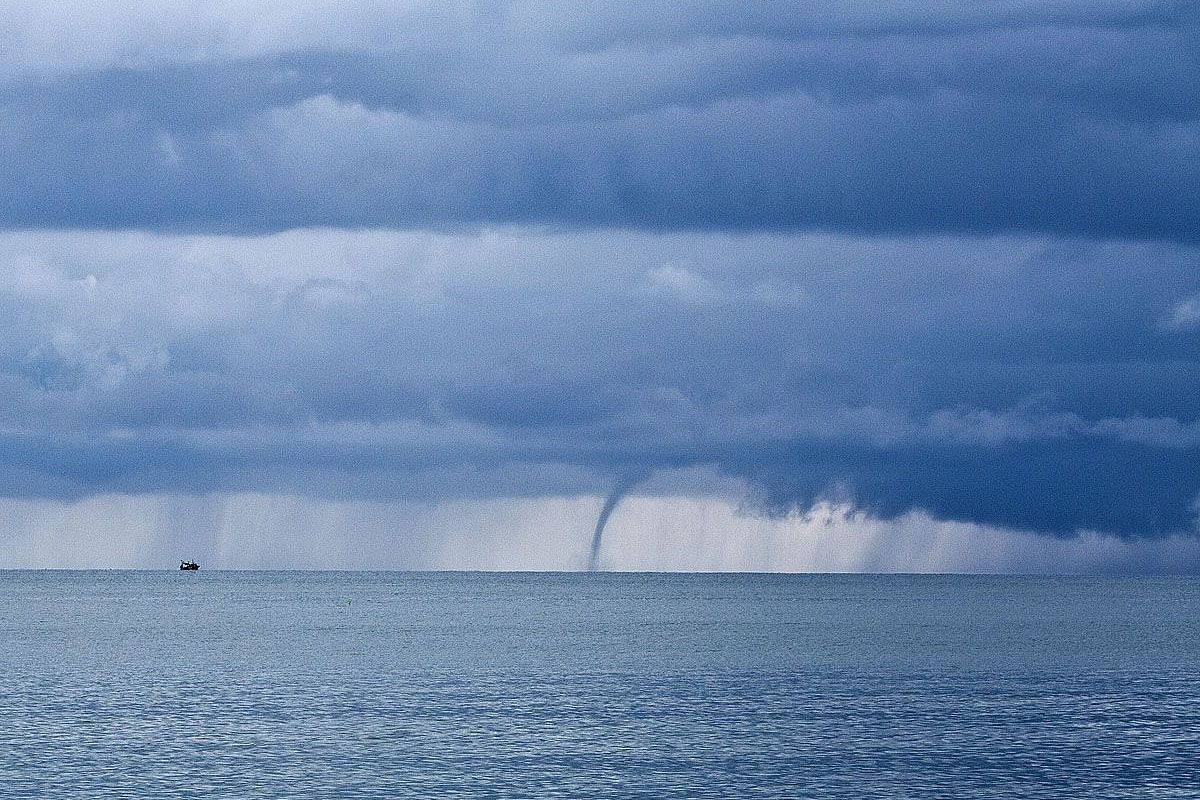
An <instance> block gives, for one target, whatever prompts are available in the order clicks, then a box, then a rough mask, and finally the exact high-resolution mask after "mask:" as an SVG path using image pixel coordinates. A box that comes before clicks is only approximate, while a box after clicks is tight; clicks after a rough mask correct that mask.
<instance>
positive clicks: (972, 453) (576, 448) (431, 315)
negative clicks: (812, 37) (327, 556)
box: [0, 230, 1200, 536]
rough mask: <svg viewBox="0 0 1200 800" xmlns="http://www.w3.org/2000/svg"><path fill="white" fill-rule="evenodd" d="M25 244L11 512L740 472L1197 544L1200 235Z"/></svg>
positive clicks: (480, 491)
mask: <svg viewBox="0 0 1200 800" xmlns="http://www.w3.org/2000/svg"><path fill="white" fill-rule="evenodd" d="M3 245H4V246H3V248H2V249H3V252H4V253H6V254H7V255H6V258H7V263H6V264H5V270H4V274H6V275H7V276H8V278H7V282H6V284H5V285H4V286H0V307H3V309H4V316H3V319H4V320H5V325H6V329H5V331H4V334H5V335H4V339H3V341H4V342H5V351H4V353H3V359H4V360H3V371H2V372H0V396H2V397H3V402H2V403H0V408H3V411H2V412H0V414H2V416H0V424H2V425H3V431H4V432H3V435H2V436H0V454H2V456H3V458H2V459H0V463H3V464H5V465H7V467H8V468H7V473H8V474H7V475H6V481H5V483H4V485H5V486H6V487H8V493H10V494H14V495H21V494H31V495H42V496H57V497H72V496H78V495H81V494H87V493H91V492H98V491H123V492H136V491H146V490H152V491H166V492H180V491H184V492H187V491H242V490H254V491H285V492H302V493H311V494H317V495H325V496H330V497H342V496H357V497H363V498H372V499H374V498H395V497H409V498H436V497H443V498H444V497H462V496H521V495H526V496H536V495H540V494H556V495H564V494H579V493H605V492H606V491H607V490H608V488H609V487H610V486H611V485H612V484H613V483H614V482H617V481H620V480H621V479H622V478H623V477H625V476H627V475H628V474H631V473H635V472H636V473H642V474H645V473H650V472H655V471H669V470H676V469H681V468H691V467H697V466H711V467H714V468H716V469H717V470H718V471H719V472H721V473H723V474H725V475H727V476H730V477H735V478H738V479H740V480H743V481H746V482H748V483H749V485H750V486H751V487H752V489H753V492H754V495H755V498H756V500H755V502H756V503H758V504H759V505H760V506H761V507H763V508H765V509H767V510H773V511H778V512H781V513H783V512H787V511H789V510H792V509H796V508H805V507H807V506H808V505H809V504H811V503H813V502H815V501H818V500H821V499H834V500H846V501H851V502H854V503H856V504H857V505H858V507H860V508H862V509H864V510H867V511H870V512H873V513H876V514H879V515H883V516H885V517H887V516H893V515H897V514H903V513H906V512H908V511H911V510H913V509H923V510H925V511H927V512H929V513H931V514H933V515H935V516H938V517H941V518H948V519H957V520H965V521H973V522H980V523H987V524H993V525H1002V526H1009V527H1014V528H1020V529H1031V530H1038V531H1043V532H1051V533H1057V534H1069V533H1073V532H1075V531H1078V530H1080V529H1094V530H1099V531H1103V532H1107V533H1114V534H1119V535H1125V536H1142V535H1163V534H1170V533H1178V532H1181V531H1185V530H1189V529H1191V527H1192V525H1193V524H1194V522H1193V520H1194V515H1195V508H1194V502H1195V498H1196V494H1197V490H1198V487H1200V461H1198V460H1197V458H1196V455H1197V450H1200V424H1198V422H1197V419H1196V415H1195V411H1194V410H1195V409H1196V408H1197V405H1198V402H1200V394H1198V392H1200V388H1198V387H1200V384H1198V382H1197V372H1198V369H1200V368H1198V366H1197V364H1196V363H1195V359H1194V354H1195V352H1196V347H1197V344H1200V341H1198V336H1200V330H1197V329H1196V328H1195V327H1188V326H1182V327H1181V326H1180V325H1178V324H1176V323H1177V319H1176V318H1177V317H1178V314H1179V312H1178V309H1179V307H1180V303H1181V302H1182V303H1187V302H1189V300H1188V299H1187V298H1190V297H1192V296H1193V295H1194V292H1195V290H1196V277H1195V276H1196V275H1197V274H1198V273H1197V267H1198V266H1200V251H1198V250H1197V249H1196V248H1193V247H1185V246H1177V245H1163V244H1118V243H1111V244H1094V243H1085V242H1071V243H1063V242H1061V241H1057V240H1045V239H1037V238H1011V237H1008V238H989V239H975V238H940V237H939V238H919V239H911V238H905V239H887V240H885V239H878V238H871V239H856V238H845V237H836V236H818V235H763V234H756V235H751V236H728V235H724V234H641V233H618V232H612V231H606V232H596V233H582V232H579V233H557V234H552V233H530V232H526V231H514V230H509V231H492V232H487V233H481V234H469V233H460V234H433V233H401V232H348V231H347V232H341V231H334V230H320V231H293V232H289V233H285V234H278V235H273V236H267V237H258V238H243V237H207V236H199V237H197V236H184V237H180V236H161V235H149V234H136V233H129V234H106V233H62V234H56V233H38V234H11V235H8V236H7V237H5V238H4V240H3ZM914 276H919V277H914ZM670 488H671V487H669V486H668V487H660V490H661V491H666V490H669V489H670Z"/></svg>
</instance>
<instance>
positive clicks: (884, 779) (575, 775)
mask: <svg viewBox="0 0 1200 800" xmlns="http://www.w3.org/2000/svg"><path fill="white" fill-rule="evenodd" d="M0 641H2V644H0V796H2V797H4V798H19V797H38V798H60V797H79V798H110V797H111V798H117V797H121V798H129V797H147V798H164V797H168V798H169V797H197V798H199V797H203V798H360V797H361V798H367V797H370V798H394V797H429V798H442V797H446V798H458V797H479V798H484V797H488V798H492V797H512V798H528V797H578V798H607V797H621V798H626V797H646V798H671V797H679V798H704V797H722V798H743V797H745V798H753V797H778V798H807V797H812V798H856V800H857V799H859V798H1010V797H1011V798H1143V797H1144V798H1151V797H1153V798H1176V797H1178V798H1197V797H1200V756H1198V754H1200V678H1198V677H1197V666H1198V665H1197V658H1198V656H1200V581H1197V580H1195V579H1187V578H1156V579H1090V578H1089V579H1082V578H1009V577H937V576H928V577H916V576H765V575H627V574H625V575H622V574H575V575H557V574H554V575H549V574H436V573H415V574H408V573H286V572H257V573H254V572H212V571H206V570H201V571H200V572H197V573H186V572H178V571H164V572H0Z"/></svg>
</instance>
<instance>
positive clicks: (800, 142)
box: [0, 3, 1200, 240]
mask: <svg viewBox="0 0 1200 800" xmlns="http://www.w3.org/2000/svg"><path fill="white" fill-rule="evenodd" d="M446 18H447V20H453V21H446V20H438V19H433V18H419V19H416V20H409V21H407V24H408V25H409V26H411V28H412V29H411V30H410V31H409V32H408V33H407V35H403V36H401V35H399V34H396V35H395V36H393V37H392V39H391V40H389V39H388V36H387V35H388V33H389V31H387V30H386V29H384V30H383V32H382V33H381V37H382V38H383V39H384V41H385V43H386V46H384V47H381V48H374V49H358V50H350V51H347V50H321V49H317V48H314V47H313V46H312V45H311V44H307V45H306V46H305V48H304V49H301V50H289V49H288V48H287V39H286V38H284V39H282V40H281V41H280V42H278V43H277V44H278V47H276V48H275V49H273V50H269V51H266V52H263V53H261V54H257V55H252V56H247V57H241V58H234V57H232V56H230V57H216V58H209V59H203V60H200V61H189V62H187V63H160V62H153V61H152V62H150V63H139V64H138V65H137V66H121V65H120V64H119V63H118V64H114V65H107V66H106V65H104V64H100V65H93V66H91V67H89V68H80V69H77V70H68V71H67V72H65V73H62V72H53V73H51V74H43V73H40V72H37V71H33V72H29V71H26V72H21V71H13V70H10V74H9V77H8V79H7V80H6V81H5V82H4V85H3V86H2V87H0V108H2V110H3V114H2V120H3V122H2V123H0V147H3V150H4V152H5V155H6V157H5V159H4V163H3V166H2V167H0V170H2V172H0V175H2V180H0V225H8V226H12V227H27V226H34V227H38V226H54V227H57V226H73V227H102V228H153V229H159V230H174V231H179V230H220V231H265V230H280V229H286V228H290V227H294V226H312V225H317V226H320V225H335V226H349V227H358V226H385V227H386V226H400V227H408V226H428V225H433V226H459V225H490V224H497V223H502V224H509V223H515V224H526V223H536V224H552V225H570V226H592V225H604V226H613V225H615V226H632V227H637V228H648V229H678V228H687V229H711V228H721V229H805V228H812V227H818V228H825V229H836V230H844V231H858V232H923V231H947V232H970V233H989V232H993V231H997V230H1003V231H1028V232H1049V233H1057V234H1067V235H1083V236H1100V237H1106V236H1133V237H1161V238H1171V239H1181V240H1183V239H1186V240H1194V239H1195V238H1196V237H1197V233H1198V232H1200V228H1197V225H1198V223H1197V220H1198V219H1200V213H1197V212H1200V166H1198V165H1200V119H1198V117H1197V112H1198V109H1200V103H1198V102H1197V99H1198V93H1200V89H1198V88H1197V87H1200V55H1198V53H1200V47H1198V46H1197V44H1198V43H1200V37H1198V36H1197V32H1198V31H1200V27H1198V25H1200V22H1198V20H1200V17H1198V15H1197V13H1196V11H1195V6H1194V5H1192V4H1187V3H1178V4H1174V3H1144V4H1138V3H1120V4H1105V3H1063V4H1049V5H1047V6H1045V7H1044V8H1037V7H1034V6H1032V5H1026V4H991V5H989V7H988V9H985V10H974V11H964V10H955V9H952V8H949V7H947V6H945V5H944V4H940V3H938V4H932V3H931V4H921V3H911V4H910V3H905V4H896V6H895V7H894V8H892V9H891V10H884V11H875V12H870V11H863V10H859V9H854V8H852V7H847V8H841V9H839V8H823V9H822V10H821V11H820V12H819V13H818V12H816V11H814V10H813V9H810V8H808V7H802V8H799V9H794V10H789V9H787V8H778V7H774V6H758V5H754V4H750V5H746V4H739V3H728V4H725V3H720V4H705V5H701V6H697V7H695V8H693V9H691V10H690V11H689V10H687V9H680V8H671V9H670V13H666V11H659V10H655V7H653V6H650V7H648V8H647V9H643V10H637V11H635V10H629V9H625V10H622V11H621V12H620V13H616V12H614V13H612V14H591V15H587V14H585V15H582V16H580V17H579V18H574V17H573V16H571V15H563V14H554V13H552V12H550V11H549V10H547V9H538V8H535V7H530V6H528V5H525V4H511V5H509V4H500V5H497V6H496V7H494V8H490V9H487V8H485V7H482V6H476V7H474V9H473V10H461V9H460V10H459V11H458V12H455V13H454V14H452V13H451V11H450V10H449V9H448V10H447V12H446ZM393 24H395V25H397V26H399V25H400V24H401V22H400V21H395V22H394V23H393ZM397 37H398V38H397ZM33 66H36V64H34V65H33Z"/></svg>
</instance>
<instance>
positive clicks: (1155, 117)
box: [0, 0, 1200, 574]
mask: <svg viewBox="0 0 1200 800" xmlns="http://www.w3.org/2000/svg"><path fill="white" fill-rule="evenodd" d="M0 38H2V39H3V41H5V42H6V47H5V48H4V50H3V52H0V150H2V152H3V153H4V158H3V159H2V160H0V567H28V566H32V567H44V566H49V567H93V566H100V567H109V566H111V567H157V566H172V565H173V563H174V561H176V560H178V559H180V558H194V559H196V560H199V561H201V563H202V564H204V565H206V566H209V565H211V566H219V567H226V568H254V567H271V566H284V567H305V568H389V569H390V568H421V569H425V568H432V569H460V568H461V569H582V568H586V567H587V566H588V562H589V552H590V548H591V547H592V543H593V534H594V529H595V527H596V522H597V518H598V516H599V515H600V514H601V510H602V508H604V507H605V506H606V505H608V506H611V507H612V509H613V511H612V515H611V516H610V517H608V519H607V525H606V526H605V531H604V536H603V541H601V542H600V543H599V545H600V546H599V550H598V553H597V558H596V565H597V566H599V567H601V568H606V569H647V570H654V569H671V570H689V569H697V570H785V571H806V570H818V571H860V570H865V571H906V572H925V571H950V572H953V571H983V572H1050V573H1054V572H1087V573H1106V574H1108V573H1116V574H1120V573H1135V572H1169V573H1174V572H1183V573H1197V572H1200V521H1198V518H1200V10H1197V6H1196V5H1195V4H1194V3H1191V2H1171V0H1153V1H1151V0H1093V1H1091V2H1084V1H1083V0H1042V1H1040V2H1032V0H1029V1H1027V0H1011V1H1010V2H1002V1H1000V0H995V1H989V2H973V3H962V2H945V0H894V1H893V2H889V3H879V4H862V3H858V2H853V3H851V2H841V1H840V0H834V1H833V2H829V1H828V0H826V1H825V2H821V3H815V2H811V3H810V2H790V3H766V2H753V1H749V2H748V1H747V0H738V2H733V1H732V0H730V1H729V2H726V1H725V0H698V2H695V3H689V4H684V5H682V6H681V5H679V4H677V3H672V4H665V3H655V2H640V3H621V2H616V3H607V4H595V6H594V7H593V8H590V9H589V8H583V7H576V6H574V5H571V4H559V3H545V2H484V1H482V0H480V1H479V2H454V0H444V1H442V2H437V3H433V2H397V3H392V4H378V3H374V2H370V3H368V2H353V1H352V0H351V1H350V2H347V1H346V0H343V1H342V2H337V3H334V2H323V1H321V0H308V1H304V0H301V1H300V2H277V1H276V0H260V1H259V2H255V3H245V2H238V3H233V2H220V1H213V2H170V3H167V2H157V0H142V1H141V2H131V1H130V0H98V2H95V3H91V4H88V6H87V8H69V7H66V6H63V5H61V4H46V3H42V2H33V1H32V0H28V1H27V0H14V2H10V3H7V4H6V8H5V13H4V14H3V15H0ZM606 501H608V502H607V503H606Z"/></svg>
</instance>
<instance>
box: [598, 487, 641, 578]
mask: <svg viewBox="0 0 1200 800" xmlns="http://www.w3.org/2000/svg"><path fill="white" fill-rule="evenodd" d="M648 477H650V474H649V473H647V472H639V473H635V474H632V475H628V476H626V477H625V478H623V479H622V480H621V481H619V482H618V483H617V485H616V486H614V487H613V490H612V491H611V492H609V493H608V497H606V498H604V505H602V506H601V507H600V515H599V516H598V517H596V529H595V531H593V532H592V549H591V553H590V554H589V556H588V572H595V571H596V570H597V569H598V568H599V565H600V548H601V546H602V545H603V544H604V528H605V527H606V526H607V525H608V519H609V517H611V516H612V513H613V512H614V511H616V510H617V506H618V505H620V504H621V501H622V500H624V499H625V496H626V495H627V494H629V493H630V492H631V491H633V489H634V487H636V486H637V485H638V484H639V483H641V482H642V481H644V480H646V479H647V478H648Z"/></svg>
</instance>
